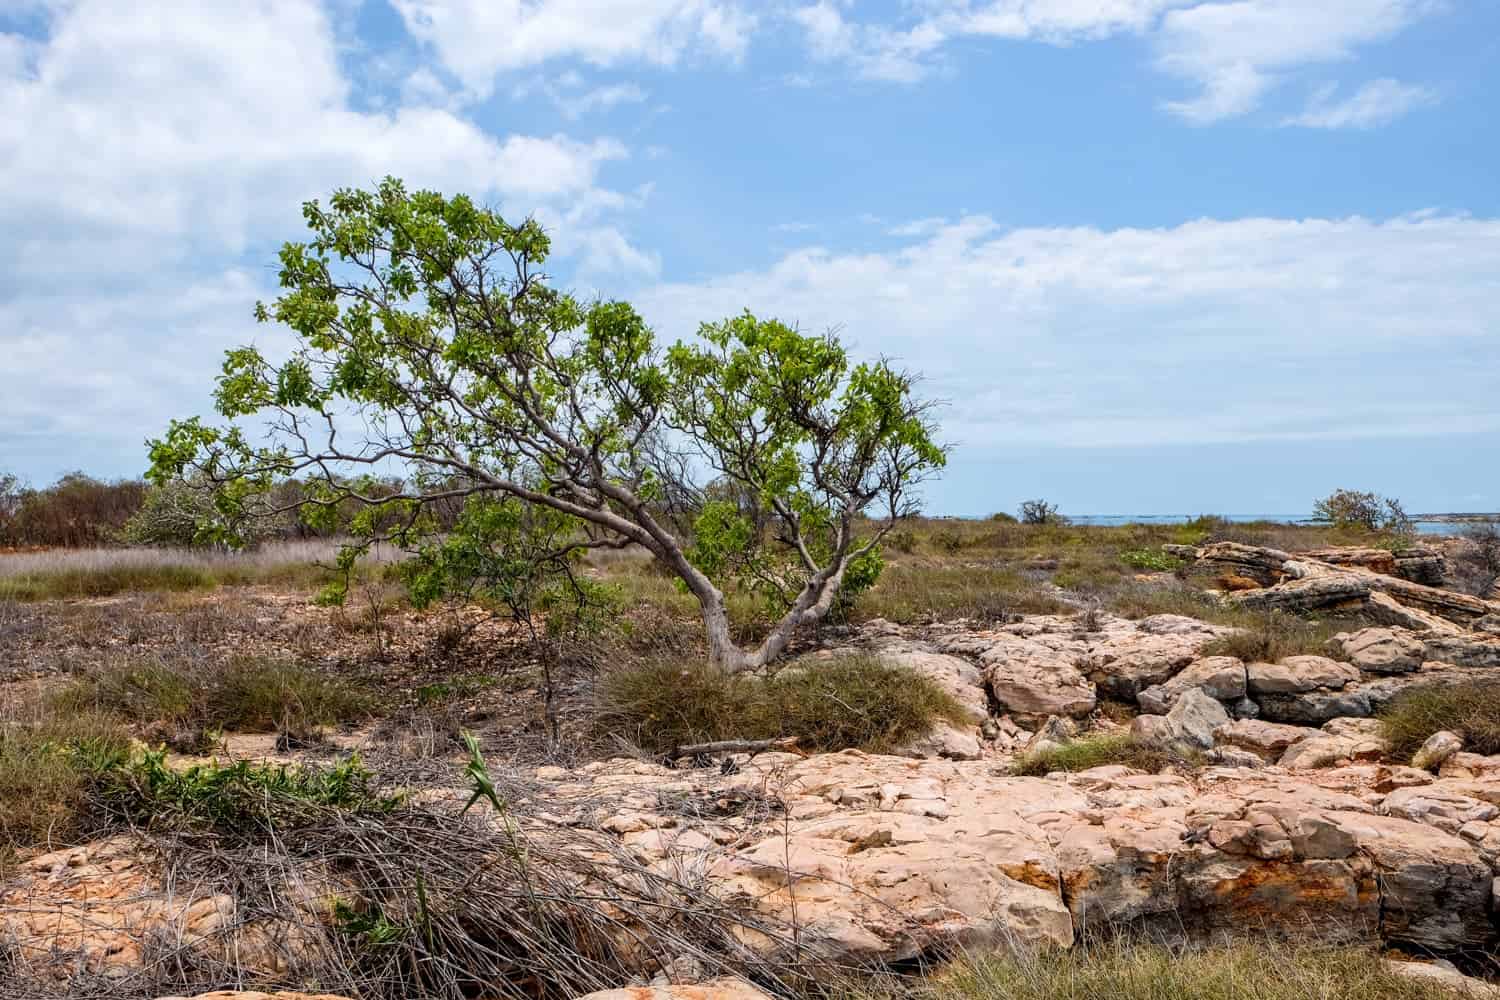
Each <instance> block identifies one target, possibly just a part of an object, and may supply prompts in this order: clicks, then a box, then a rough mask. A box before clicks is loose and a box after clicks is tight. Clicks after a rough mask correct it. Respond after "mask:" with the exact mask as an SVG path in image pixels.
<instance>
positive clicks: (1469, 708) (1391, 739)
mask: <svg viewBox="0 0 1500 1000" xmlns="http://www.w3.org/2000/svg"><path fill="white" fill-rule="evenodd" d="M1378 717H1379V719H1380V728H1381V732H1382V735H1384V737H1385V739H1386V741H1387V742H1388V743H1389V744H1390V752H1391V755H1392V756H1393V757H1395V758H1397V759H1401V760H1408V759H1410V758H1411V755H1412V754H1414V753H1416V751H1417V749H1418V748H1419V747H1421V745H1422V744H1423V743H1424V742H1426V740H1427V737H1429V736H1431V735H1432V734H1433V733H1436V732H1439V731H1442V730H1445V729H1446V730H1448V731H1450V732H1456V733H1459V734H1460V735H1462V736H1463V738H1464V749H1465V750H1468V751H1470V752H1471V753H1478V754H1500V680H1493V681H1492V680H1481V681H1468V682H1465V683H1462V684H1444V685H1436V684H1435V685H1430V686H1424V687H1419V688H1414V689H1411V690H1408V691H1405V692H1403V693H1402V694H1400V695H1398V696H1397V697H1396V698H1394V699H1392V700H1391V702H1390V704H1388V705H1387V706H1386V707H1385V708H1384V709H1382V710H1381V712H1380V713H1379V716H1378Z"/></svg>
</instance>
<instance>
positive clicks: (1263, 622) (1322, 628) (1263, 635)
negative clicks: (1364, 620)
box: [1200, 611, 1360, 663]
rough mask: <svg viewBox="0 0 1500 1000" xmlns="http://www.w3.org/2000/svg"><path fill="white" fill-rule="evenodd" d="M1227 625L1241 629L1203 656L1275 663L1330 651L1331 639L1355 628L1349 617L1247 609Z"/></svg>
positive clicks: (1206, 648) (1216, 642) (1205, 649)
mask: <svg viewBox="0 0 1500 1000" xmlns="http://www.w3.org/2000/svg"><path fill="white" fill-rule="evenodd" d="M1224 624H1228V625H1233V626H1234V627H1235V628H1236V629H1238V631H1237V632H1234V633H1232V634H1230V635H1227V636H1224V637H1222V638H1219V639H1215V640H1214V641H1212V642H1210V643H1209V644H1208V645H1206V646H1204V647H1203V651H1202V653H1201V654H1200V655H1202V656H1237V657H1239V658H1240V659H1242V660H1244V661H1245V662H1246V663H1275V662H1277V661H1278V660H1281V659H1283V658H1285V657H1288V656H1300V655H1302V654H1305V653H1315V654H1318V655H1320V656H1323V655H1327V653H1328V640H1330V639H1332V638H1333V637H1334V636H1335V635H1337V634H1338V633H1340V632H1343V631H1347V630H1348V629H1350V628H1351V627H1353V628H1359V627H1360V625H1359V624H1353V625H1351V623H1350V622H1349V621H1348V620H1347V619H1345V620H1336V619H1327V618H1323V619H1316V620H1314V619H1310V618H1300V617H1298V616H1297V615H1292V614H1287V613H1286V612H1284V611H1272V612H1270V613H1269V614H1267V613H1262V612H1243V611H1242V613H1241V615H1239V616H1236V617H1234V618H1232V619H1230V620H1228V621H1225V622H1224Z"/></svg>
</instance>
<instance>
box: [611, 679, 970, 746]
mask: <svg viewBox="0 0 1500 1000" xmlns="http://www.w3.org/2000/svg"><path fill="white" fill-rule="evenodd" d="M963 717H964V715H963V709H962V707H961V706H960V705H959V704H958V703H957V702H956V701H955V700H954V699H953V697H952V696H951V695H949V694H948V693H947V692H945V691H943V690H942V689H941V688H939V687H937V686H936V685H935V684H933V683H932V682H931V681H929V680H927V679H926V678H925V677H921V676H920V675H917V674H914V673H912V672H911V671H909V670H905V669H902V668H898V667H892V666H890V665H888V664H885V663H882V662H880V661H879V660H874V659H870V658H867V657H846V658H842V659H832V660H826V661H820V662H816V663H810V664H807V665H805V666H797V667H792V668H789V669H786V670H783V671H781V672H780V673H778V674H776V675H775V676H773V677H770V678H767V679H762V678H759V677H756V676H750V675H744V674H739V675H731V674H727V673H724V672H722V671H718V670H714V669H712V668H706V667H702V666H698V665H684V664H682V663H662V662H651V663H645V664H641V665H637V666H630V667H625V668H621V669H617V670H615V671H613V672H611V673H609V674H608V675H606V676H605V677H604V678H603V680H602V681H601V682H600V689H599V719H598V725H599V727H600V728H601V730H603V731H606V732H611V733H616V734H618V735H620V736H624V737H626V738H629V739H632V740H634V741H635V742H636V743H637V744H638V745H640V746H641V747H644V748H646V749H649V750H652V751H656V752H661V753H666V752H670V751H672V750H674V749H676V748H677V747H679V746H685V745H689V744H693V743H702V742H708V741H712V740H725V739H773V738H777V737H785V736H795V737H797V738H798V739H799V743H798V746H799V747H800V748H801V749H804V750H842V749H844V748H846V747H857V748H859V749H862V750H867V751H870V752H872V753H881V752H887V751H890V750H892V749H895V748H896V747H899V746H901V745H902V744H904V743H907V742H909V741H911V740H913V739H915V738H917V737H919V736H921V735H923V734H924V733H926V732H928V731H929V730H930V729H931V728H932V726H933V724H934V723H936V722H937V721H938V720H940V719H949V720H953V721H961V720H962V719H963Z"/></svg>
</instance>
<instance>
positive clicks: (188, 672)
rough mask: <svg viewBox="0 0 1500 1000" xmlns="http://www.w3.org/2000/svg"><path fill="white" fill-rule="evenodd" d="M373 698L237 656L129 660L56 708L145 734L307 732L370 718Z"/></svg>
mask: <svg viewBox="0 0 1500 1000" xmlns="http://www.w3.org/2000/svg"><path fill="white" fill-rule="evenodd" d="M373 706H374V699H373V698H372V697H371V696H370V695H368V694H366V693H364V692H362V691H360V690H358V689H357V688H355V687H354V686H353V685H351V684H349V683H347V682H345V681H342V680H339V679H337V678H333V677H328V676H325V675H323V674H320V673H317V672H316V671H313V670H309V669H307V668H305V667H301V666H298V665H296V664H291V663H283V662H278V661H274V660H261V659H253V658H242V659H237V660H231V661H230V662H229V663H226V664H223V665H222V666H213V667H210V666H200V665H192V664H184V665H179V664H171V663H167V662H164V661H162V660H159V659H149V660H141V661H131V662H127V663H123V664H118V665H115V666H111V667H105V668H102V669H99V670H95V671H92V672H90V673H87V674H84V675H83V676H82V677H80V678H78V679H77V680H75V681H74V682H73V683H72V684H71V685H69V686H68V687H66V688H64V689H62V690H61V691H59V692H58V693H57V694H56V695H55V696H54V699H53V708H54V710H55V711H57V712H58V713H59V714H61V713H66V712H69V711H80V710H82V711H103V712H109V713H112V714H115V715H118V716H121V717H123V718H125V719H127V720H129V721H130V722H133V723H136V724H139V725H142V726H145V727H148V728H150V729H157V728H165V729H167V730H169V731H184V730H187V731H203V730H226V729H227V730H235V731H238V732H284V733H299V734H302V733H308V732H311V731H313V730H316V729H318V728H320V727H323V726H336V725H342V724H345V723H351V722H355V721H357V720H360V719H362V718H364V717H365V716H367V715H368V714H369V712H370V710H371V709H372V707H373Z"/></svg>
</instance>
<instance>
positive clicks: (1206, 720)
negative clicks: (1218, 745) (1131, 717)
mask: <svg viewBox="0 0 1500 1000" xmlns="http://www.w3.org/2000/svg"><path fill="white" fill-rule="evenodd" d="M1229 721H1230V720H1229V713H1228V712H1226V711H1225V710H1224V706H1223V704H1221V703H1220V702H1218V701H1216V700H1214V699H1213V698H1210V697H1209V696H1208V695H1206V694H1204V693H1203V691H1202V690H1200V689H1198V688H1189V689H1188V690H1186V691H1184V692H1183V693H1182V695H1181V696H1180V697H1179V698H1178V699H1177V702H1176V704H1174V705H1173V706H1172V710H1171V711H1170V712H1168V713H1167V726H1168V727H1169V729H1170V731H1171V733H1172V736H1173V737H1174V738H1175V739H1176V740H1178V741H1180V742H1183V743H1186V744H1187V745H1189V746H1192V747H1196V748H1198V749H1200V750H1209V749H1212V747H1213V745H1214V732H1215V730H1217V729H1218V728H1219V727H1220V726H1226V725H1228V724H1229Z"/></svg>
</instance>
